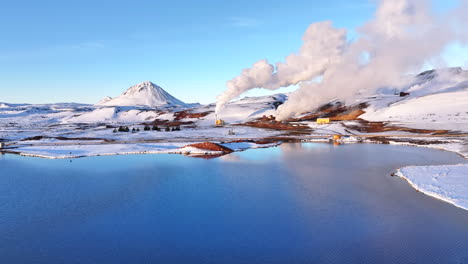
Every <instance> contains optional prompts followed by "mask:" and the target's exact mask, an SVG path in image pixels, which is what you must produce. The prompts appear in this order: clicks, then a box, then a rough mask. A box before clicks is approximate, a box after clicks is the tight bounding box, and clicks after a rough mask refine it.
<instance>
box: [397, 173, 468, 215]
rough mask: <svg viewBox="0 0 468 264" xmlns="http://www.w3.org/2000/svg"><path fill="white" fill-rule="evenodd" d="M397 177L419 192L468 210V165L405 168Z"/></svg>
mask: <svg viewBox="0 0 468 264" xmlns="http://www.w3.org/2000/svg"><path fill="white" fill-rule="evenodd" d="M397 175H398V176H400V177H402V178H404V179H406V180H407V181H408V182H409V183H410V184H411V186H412V187H413V188H415V189H416V190H418V191H421V192H423V193H425V194H427V195H430V196H433V197H436V198H438V199H441V200H444V201H446V202H449V203H451V204H453V205H455V206H458V207H460V208H463V209H465V210H468V184H467V183H468V164H460V165H446V166H420V167H404V168H401V169H399V170H398V172H397Z"/></svg>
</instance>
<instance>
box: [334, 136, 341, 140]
mask: <svg viewBox="0 0 468 264" xmlns="http://www.w3.org/2000/svg"><path fill="white" fill-rule="evenodd" d="M340 139H341V135H333V140H335V141H337V140H340Z"/></svg>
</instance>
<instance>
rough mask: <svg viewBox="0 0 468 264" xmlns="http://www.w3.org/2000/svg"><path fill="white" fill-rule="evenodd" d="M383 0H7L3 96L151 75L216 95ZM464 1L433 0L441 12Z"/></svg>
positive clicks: (75, 92)
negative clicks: (259, 64)
mask: <svg viewBox="0 0 468 264" xmlns="http://www.w3.org/2000/svg"><path fill="white" fill-rule="evenodd" d="M460 1H461V0H460ZM376 3H377V1H376V0H353V1H349V0H328V1H322V0H320V1H314V0H289V1H284V0H269V1H256V0H236V1H220V0H198V1H181V0H171V1H169V0H167V1H158V0H147V1H142V0H134V1H116V0H114V1H97V0H93V1H90V0H81V1H61V0H43V1H31V0H29V1H24V0H17V1H7V0H0V102H9V103H53V102H79V103H91V104H93V103H96V102H97V101H99V100H100V99H102V98H103V97H105V96H111V97H115V96H118V95H120V94H121V93H122V92H124V91H125V90H126V89H127V88H128V87H130V86H132V85H134V84H137V83H140V82H143V81H152V82H154V83H156V84H158V85H160V86H161V87H163V88H164V89H165V90H166V91H168V92H169V93H171V94H172V95H174V96H175V97H177V98H179V99H181V100H182V101H185V102H200V103H212V102H215V101H216V96H217V95H219V94H221V93H222V92H223V90H224V89H225V84H226V81H228V80H230V79H232V78H233V77H235V76H237V75H238V74H239V73H240V72H241V70H242V69H244V68H247V67H250V66H251V65H252V63H254V62H256V61H258V60H259V59H268V60H269V61H272V62H276V61H282V60H283V59H284V57H285V56H287V55H289V54H290V53H292V52H295V51H297V50H298V49H299V47H300V46H301V43H302V40H301V37H302V35H303V34H304V31H305V30H306V29H307V27H308V26H309V25H310V24H311V23H314V22H319V21H324V20H332V21H333V24H334V26H336V27H340V28H347V29H348V30H349V31H350V38H352V37H353V34H355V33H353V32H354V31H353V30H354V29H355V28H356V27H359V26H360V25H362V24H363V23H364V22H365V21H367V20H369V19H370V18H371V17H372V16H373V13H374V11H375V8H376ZM456 3H457V0H433V4H434V9H435V10H436V11H440V12H443V10H446V9H448V8H450V7H451V6H453V5H455V4H456ZM445 58H446V61H447V65H446V66H462V67H465V68H467V67H466V66H468V64H467V62H466V60H464V58H468V49H466V48H462V47H457V46H452V47H450V48H449V49H447V51H446V54H445ZM292 89H294V87H293V88H289V89H283V90H279V91H276V92H282V91H290V90H292ZM262 93H264V92H258V91H254V92H253V93H252V92H251V93H249V94H247V95H257V94H262Z"/></svg>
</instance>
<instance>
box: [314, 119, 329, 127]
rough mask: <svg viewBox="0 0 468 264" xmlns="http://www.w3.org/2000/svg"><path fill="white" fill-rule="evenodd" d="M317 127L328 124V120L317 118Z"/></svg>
mask: <svg viewBox="0 0 468 264" xmlns="http://www.w3.org/2000/svg"><path fill="white" fill-rule="evenodd" d="M317 124H318V125H326V124H330V118H317Z"/></svg>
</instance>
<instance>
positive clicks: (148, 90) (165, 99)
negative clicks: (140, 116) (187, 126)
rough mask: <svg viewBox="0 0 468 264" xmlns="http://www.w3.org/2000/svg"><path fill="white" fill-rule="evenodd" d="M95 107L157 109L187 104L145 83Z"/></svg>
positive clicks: (152, 84)
mask: <svg viewBox="0 0 468 264" xmlns="http://www.w3.org/2000/svg"><path fill="white" fill-rule="evenodd" d="M96 105H101V106H148V107H152V108H157V107H187V106H188V104H186V103H184V102H182V101H181V100H179V99H177V98H175V97H174V96H172V95H170V94H169V93H168V92H166V91H165V90H164V89H163V88H161V87H159V86H158V85H156V84H154V83H152V82H149V81H146V82H142V83H139V84H137V85H134V86H132V87H130V88H128V90H127V91H125V92H124V93H123V94H122V95H120V96H118V97H116V98H110V97H106V98H104V99H102V100H101V101H99V102H98V103H97V104H96Z"/></svg>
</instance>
